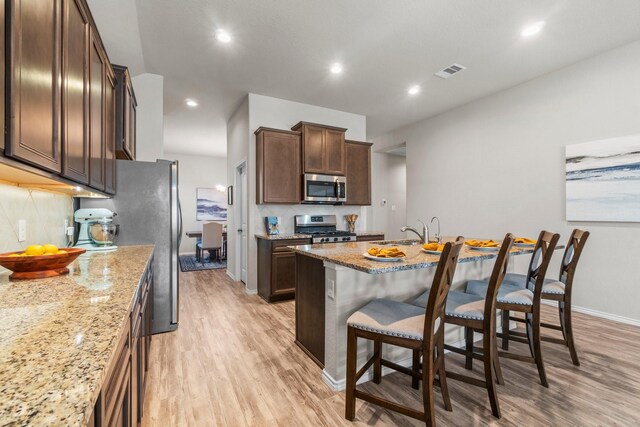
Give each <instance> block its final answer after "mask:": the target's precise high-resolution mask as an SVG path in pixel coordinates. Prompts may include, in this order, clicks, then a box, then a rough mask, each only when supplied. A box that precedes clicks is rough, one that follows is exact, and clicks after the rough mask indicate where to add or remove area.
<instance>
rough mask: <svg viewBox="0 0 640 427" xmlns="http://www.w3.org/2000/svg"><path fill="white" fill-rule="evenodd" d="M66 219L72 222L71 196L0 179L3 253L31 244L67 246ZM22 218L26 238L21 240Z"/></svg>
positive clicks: (0, 243) (0, 226) (0, 248)
mask: <svg viewBox="0 0 640 427" xmlns="http://www.w3.org/2000/svg"><path fill="white" fill-rule="evenodd" d="M65 219H67V220H69V225H70V226H72V225H73V198H72V197H70V196H66V195H61V194H55V193H49V192H46V191H40V190H31V189H27V188H21V187H17V186H14V185H9V184H3V183H0V253H2V252H10V251H19V250H22V249H24V248H26V247H27V246H29V245H32V244H43V243H53V244H54V245H57V246H60V247H64V246H67V240H66V237H65V235H64V220H65ZM19 220H25V221H26V225H27V228H26V231H27V233H26V240H25V241H24V242H19V241H18V221H19ZM0 269H2V268H1V267H0Z"/></svg>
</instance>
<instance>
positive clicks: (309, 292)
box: [295, 254, 325, 368]
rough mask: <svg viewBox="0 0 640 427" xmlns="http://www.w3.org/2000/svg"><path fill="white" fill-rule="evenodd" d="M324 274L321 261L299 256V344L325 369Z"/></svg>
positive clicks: (297, 290) (297, 334) (297, 325)
mask: <svg viewBox="0 0 640 427" xmlns="http://www.w3.org/2000/svg"><path fill="white" fill-rule="evenodd" d="M324 280H325V271H324V263H323V261H322V260H320V259H316V258H311V257H308V256H304V255H300V254H296V289H295V292H296V344H297V345H298V346H299V347H300V348H302V349H303V350H304V351H305V353H307V355H309V356H310V357H311V359H312V360H313V361H314V362H316V363H317V364H318V365H319V366H320V367H321V368H323V367H324V322H325V312H324V311H325V299H324V295H325V284H324Z"/></svg>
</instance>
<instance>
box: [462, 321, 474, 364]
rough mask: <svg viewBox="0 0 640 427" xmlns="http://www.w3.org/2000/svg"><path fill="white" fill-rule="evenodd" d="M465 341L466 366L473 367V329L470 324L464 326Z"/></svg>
mask: <svg viewBox="0 0 640 427" xmlns="http://www.w3.org/2000/svg"><path fill="white" fill-rule="evenodd" d="M464 343H465V350H466V355H465V361H464V367H465V368H467V369H473V329H472V328H470V327H469V326H465V327H464Z"/></svg>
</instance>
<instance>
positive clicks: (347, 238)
mask: <svg viewBox="0 0 640 427" xmlns="http://www.w3.org/2000/svg"><path fill="white" fill-rule="evenodd" d="M337 224H338V222H337V220H336V216H335V215H296V216H295V218H294V230H295V232H296V233H302V234H310V235H311V237H312V242H313V243H344V242H355V241H356V233H350V232H348V231H342V230H337V229H336V225H337Z"/></svg>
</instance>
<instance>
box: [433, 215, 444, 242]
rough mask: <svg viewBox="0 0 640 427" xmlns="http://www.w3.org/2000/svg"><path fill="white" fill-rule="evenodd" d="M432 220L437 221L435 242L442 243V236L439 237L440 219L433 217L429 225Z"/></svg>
mask: <svg viewBox="0 0 640 427" xmlns="http://www.w3.org/2000/svg"><path fill="white" fill-rule="evenodd" d="M434 220H437V221H438V232H437V233H436V241H437V242H438V243H442V236H441V235H440V218H438V217H437V216H434V217H433V218H431V222H430V224H433V221H434Z"/></svg>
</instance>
